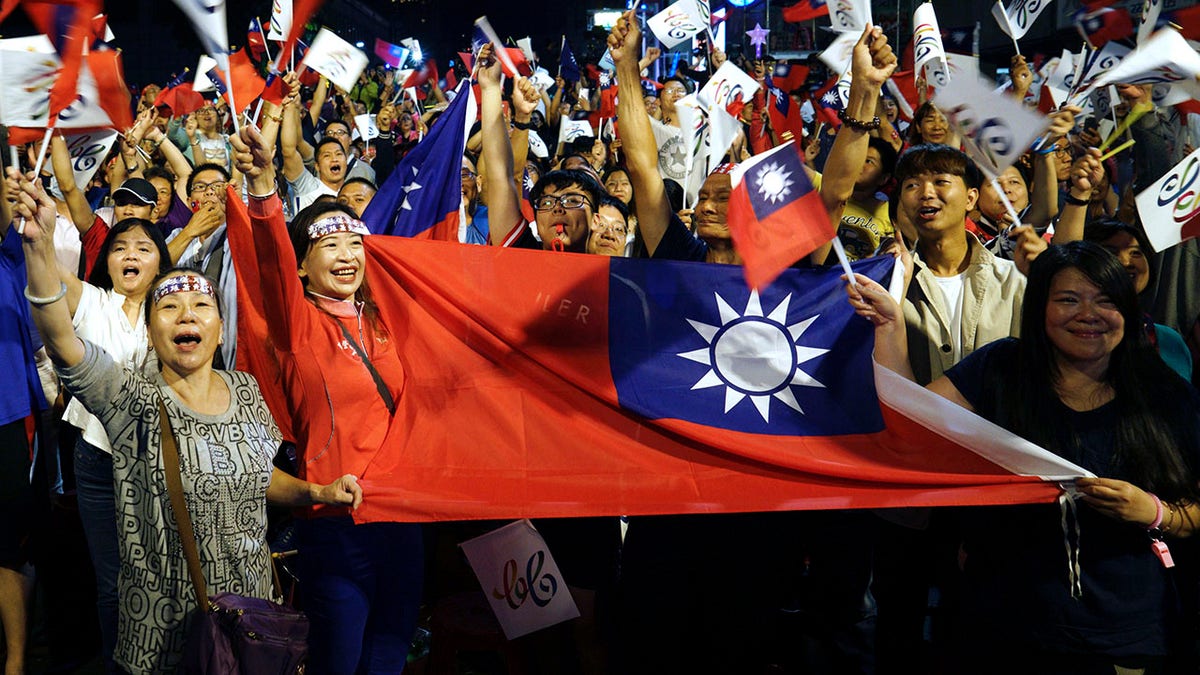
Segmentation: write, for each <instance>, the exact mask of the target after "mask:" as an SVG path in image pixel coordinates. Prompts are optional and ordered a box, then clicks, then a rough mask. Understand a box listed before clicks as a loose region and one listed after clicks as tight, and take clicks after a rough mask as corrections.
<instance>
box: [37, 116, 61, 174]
mask: <svg viewBox="0 0 1200 675" xmlns="http://www.w3.org/2000/svg"><path fill="white" fill-rule="evenodd" d="M56 124H58V115H55V116H54V117H53V118H52V119H51V120H50V126H48V127H46V137H45V138H43V139H42V148H41V150H38V156H37V163H36V164H34V165H33V175H34V176H37V175H38V174H40V173H41V172H42V162H43V161H44V160H45V159H46V149H47V148H49V147H50V137H51V136H53V135H54V125H56Z"/></svg>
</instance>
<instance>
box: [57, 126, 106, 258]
mask: <svg viewBox="0 0 1200 675" xmlns="http://www.w3.org/2000/svg"><path fill="white" fill-rule="evenodd" d="M50 166H51V167H52V168H53V169H54V178H55V179H56V180H57V181H58V189H59V190H61V191H62V194H63V199H64V200H66V202H67V210H68V211H69V212H70V214H71V221H72V222H74V223H75V229H77V230H79V234H80V236H83V235H84V234H85V233H87V231H88V230H90V229H91V228H92V224H93V223H95V222H96V214H95V213H93V212H92V207H91V205H90V204H88V201H87V197H86V196H84V194H83V191H82V190H80V189H79V186H77V185H76V184H75V171H74V170H72V168H71V151H70V150H68V149H67V139H65V138H63V137H62V135H61V134H55V135H54V137H53V138H51V139H50ZM51 232H53V229H51ZM51 248H53V246H51Z"/></svg>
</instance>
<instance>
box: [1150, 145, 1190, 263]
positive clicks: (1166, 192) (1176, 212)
mask: <svg viewBox="0 0 1200 675" xmlns="http://www.w3.org/2000/svg"><path fill="white" fill-rule="evenodd" d="M1137 209H1138V215H1139V216H1141V218H1142V227H1143V228H1145V230H1146V238H1147V239H1149V240H1150V245H1151V246H1153V247H1154V250H1155V251H1156V252H1160V253H1161V252H1162V251H1164V250H1166V249H1168V248H1171V247H1172V246H1174V245H1176V244H1178V243H1180V242H1183V241H1185V240H1188V239H1194V238H1195V237H1197V236H1200V150H1197V151H1195V152H1193V153H1192V154H1190V155H1188V156H1187V157H1184V158H1183V161H1182V162H1180V163H1178V164H1176V165H1175V167H1174V168H1173V169H1171V170H1170V171H1168V172H1167V175H1165V176H1163V177H1162V178H1159V179H1158V180H1157V181H1155V183H1154V185H1151V186H1150V187H1148V188H1146V189H1145V190H1142V191H1141V192H1140V193H1138V196H1137Z"/></svg>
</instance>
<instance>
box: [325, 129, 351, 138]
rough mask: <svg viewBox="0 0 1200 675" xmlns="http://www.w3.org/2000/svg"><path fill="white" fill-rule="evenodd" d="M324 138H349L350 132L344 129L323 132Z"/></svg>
mask: <svg viewBox="0 0 1200 675" xmlns="http://www.w3.org/2000/svg"><path fill="white" fill-rule="evenodd" d="M325 135H326V136H349V135H350V132H349V131H346V130H345V129H330V130H329V131H326V132H325Z"/></svg>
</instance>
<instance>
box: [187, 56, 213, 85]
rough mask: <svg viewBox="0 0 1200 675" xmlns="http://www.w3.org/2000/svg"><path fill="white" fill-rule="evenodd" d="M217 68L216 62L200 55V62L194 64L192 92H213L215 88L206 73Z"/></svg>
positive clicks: (211, 58) (209, 57)
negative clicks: (194, 74) (194, 77)
mask: <svg viewBox="0 0 1200 675" xmlns="http://www.w3.org/2000/svg"><path fill="white" fill-rule="evenodd" d="M216 67H217V62H216V61H215V60H213V57H211V56H209V55H208V54H201V55H200V60H199V61H197V62H196V79H195V81H194V82H192V91H213V90H215V89H216V88H217V87H216V85H214V84H213V81H212V78H210V77H209V76H208V71H210V70H212V69H213V68H216Z"/></svg>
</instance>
